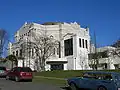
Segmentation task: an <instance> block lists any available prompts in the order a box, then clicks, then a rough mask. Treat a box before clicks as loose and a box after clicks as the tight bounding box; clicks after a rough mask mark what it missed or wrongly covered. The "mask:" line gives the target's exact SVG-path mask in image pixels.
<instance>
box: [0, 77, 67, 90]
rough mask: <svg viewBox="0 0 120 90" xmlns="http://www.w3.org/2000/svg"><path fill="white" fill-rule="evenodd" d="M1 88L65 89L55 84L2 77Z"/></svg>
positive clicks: (21, 89) (0, 79) (18, 89)
mask: <svg viewBox="0 0 120 90" xmlns="http://www.w3.org/2000/svg"><path fill="white" fill-rule="evenodd" d="M0 90H65V89H62V88H60V87H58V86H55V85H49V84H42V83H33V82H15V81H12V80H5V79H4V78H0Z"/></svg>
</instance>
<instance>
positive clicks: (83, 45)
mask: <svg viewBox="0 0 120 90" xmlns="http://www.w3.org/2000/svg"><path fill="white" fill-rule="evenodd" d="M82 43H83V44H82V45H83V48H84V47H85V46H84V39H82Z"/></svg>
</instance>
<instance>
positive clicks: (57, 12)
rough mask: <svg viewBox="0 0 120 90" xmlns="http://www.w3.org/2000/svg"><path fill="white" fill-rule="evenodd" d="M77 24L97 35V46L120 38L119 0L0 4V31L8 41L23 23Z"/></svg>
mask: <svg viewBox="0 0 120 90" xmlns="http://www.w3.org/2000/svg"><path fill="white" fill-rule="evenodd" d="M25 21H27V22H37V23H43V22H48V21H60V22H75V21H76V22H78V23H80V25H81V26H89V28H90V35H91V36H92V37H93V32H94V31H95V32H96V36H97V44H98V46H106V45H111V44H112V43H113V42H115V41H116V40H117V39H118V38H120V30H119V26H120V0H0V28H4V29H6V30H7V32H8V34H9V37H10V38H9V39H11V40H13V35H14V33H15V32H16V31H17V30H18V29H19V28H20V27H21V26H22V25H23V24H24V22H25Z"/></svg>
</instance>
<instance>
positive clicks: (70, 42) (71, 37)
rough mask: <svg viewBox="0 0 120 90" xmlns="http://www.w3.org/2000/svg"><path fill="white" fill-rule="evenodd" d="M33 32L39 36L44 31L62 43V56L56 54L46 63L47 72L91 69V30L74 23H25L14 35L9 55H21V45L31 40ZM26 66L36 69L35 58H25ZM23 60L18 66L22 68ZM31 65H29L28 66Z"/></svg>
mask: <svg viewBox="0 0 120 90" xmlns="http://www.w3.org/2000/svg"><path fill="white" fill-rule="evenodd" d="M31 31H35V32H36V33H37V34H38V33H41V32H42V31H44V32H45V33H46V35H48V36H52V37H53V38H54V39H56V40H58V41H59V42H60V46H61V50H60V52H61V53H60V56H59V55H58V54H55V56H51V57H50V58H49V59H48V60H47V61H46V70H54V69H64V70H81V69H90V68H89V65H88V53H89V49H90V35H89V28H82V27H81V26H80V25H79V24H77V23H76V22H74V23H54V22H51V23H44V24H37V23H25V24H24V25H23V26H22V27H21V28H20V29H19V30H18V31H17V32H16V33H15V35H14V38H15V43H9V55H10V54H14V55H16V56H19V55H20V52H21V51H20V44H21V43H23V42H25V41H26V40H27V39H29V40H31V37H32V36H31ZM24 58H25V62H24V64H25V66H30V67H31V68H32V69H36V68H37V67H36V62H35V58H31V57H28V56H27V54H26V55H25V56H24ZM22 62H23V60H20V59H19V62H18V66H22ZM28 63H29V65H28Z"/></svg>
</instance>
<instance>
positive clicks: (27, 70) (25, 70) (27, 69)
mask: <svg viewBox="0 0 120 90" xmlns="http://www.w3.org/2000/svg"><path fill="white" fill-rule="evenodd" d="M20 72H32V70H31V69H30V68H28V67H24V68H21V69H20Z"/></svg>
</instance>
